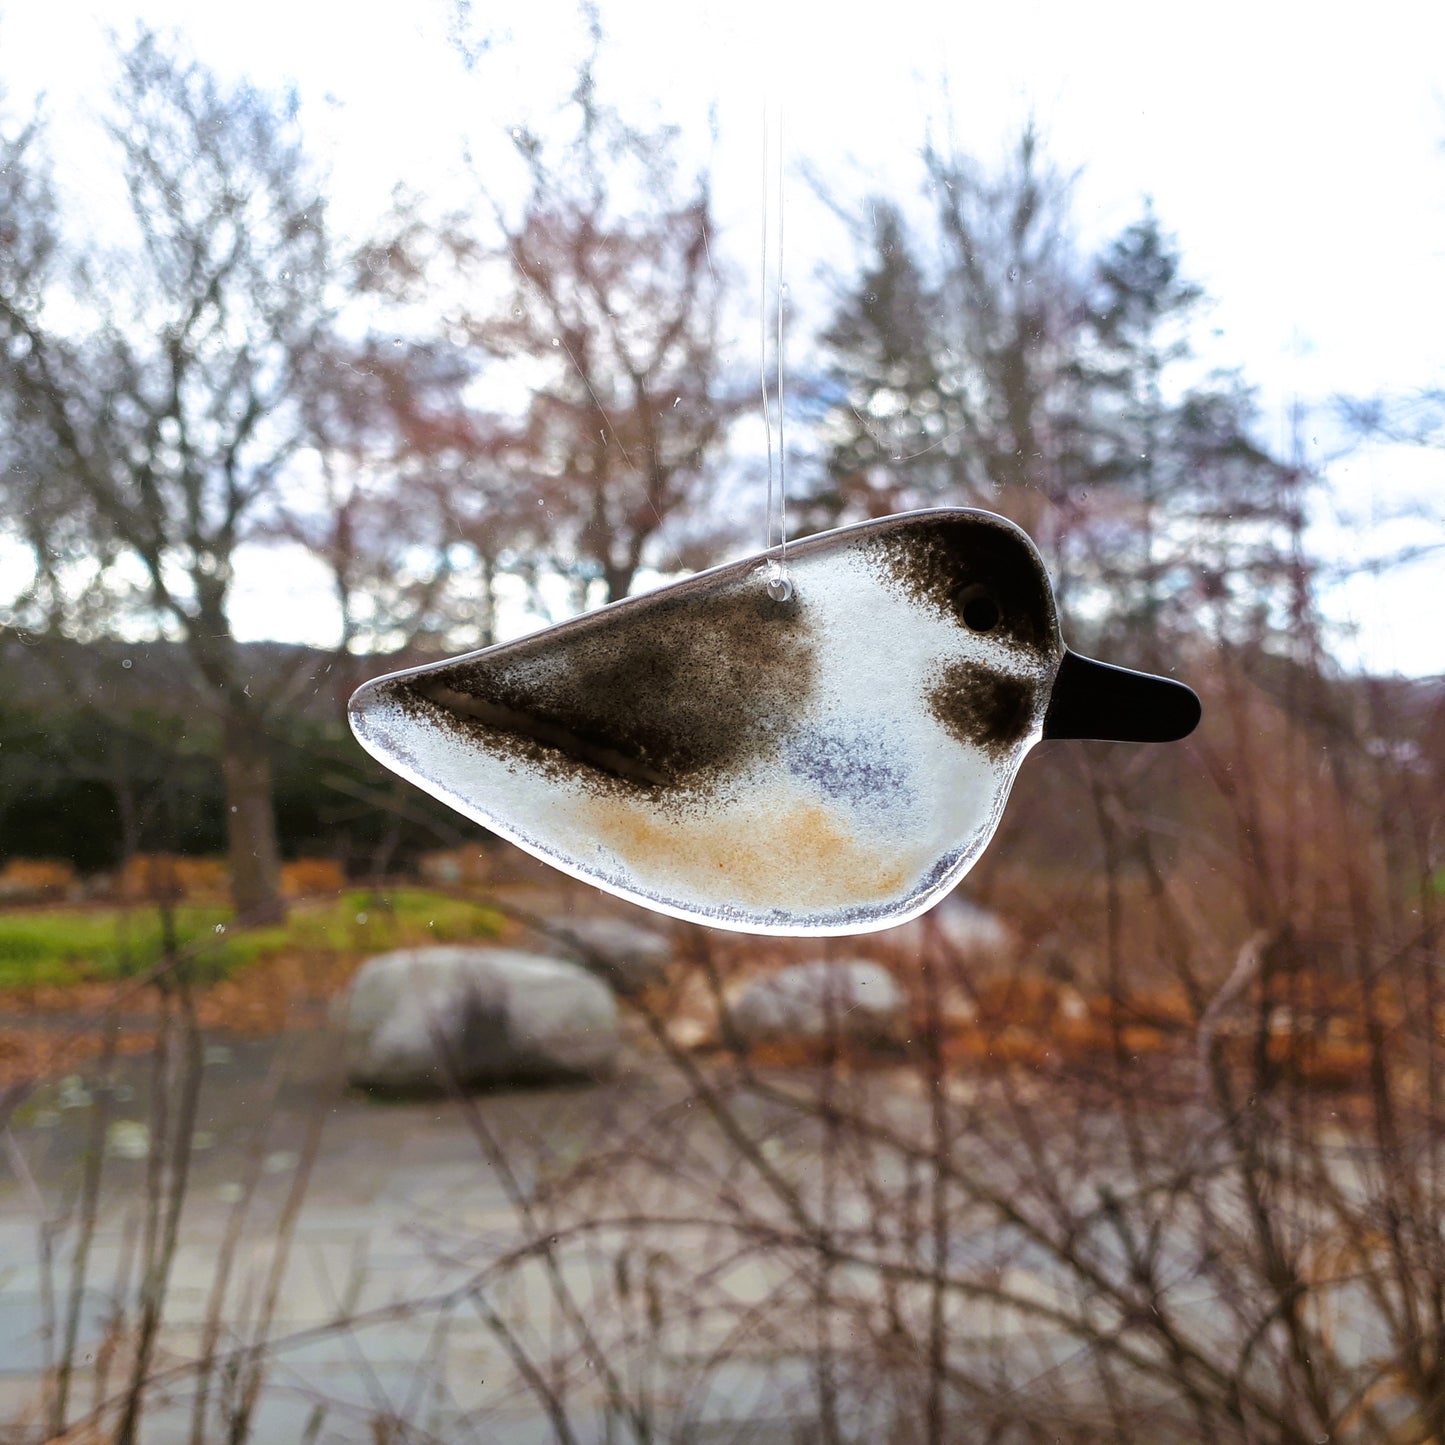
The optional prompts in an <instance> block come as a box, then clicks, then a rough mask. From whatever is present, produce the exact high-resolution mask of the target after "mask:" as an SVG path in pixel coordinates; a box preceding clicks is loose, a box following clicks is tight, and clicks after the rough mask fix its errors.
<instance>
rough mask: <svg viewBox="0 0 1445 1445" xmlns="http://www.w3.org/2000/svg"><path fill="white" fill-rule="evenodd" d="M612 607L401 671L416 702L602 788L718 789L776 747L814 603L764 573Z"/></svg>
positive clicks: (803, 680) (800, 683)
mask: <svg viewBox="0 0 1445 1445" xmlns="http://www.w3.org/2000/svg"><path fill="white" fill-rule="evenodd" d="M708 580H709V582H710V584H711V585H708V586H699V587H687V586H685V585H684V586H683V587H680V588H678V589H677V590H676V591H671V592H669V593H667V594H666V595H663V596H660V597H658V598H656V599H650V598H639V599H638V600H637V601H635V602H629V603H625V604H623V605H622V606H621V607H620V608H618V609H606V610H604V611H602V612H598V613H594V614H592V615H590V616H588V617H585V618H581V619H579V620H578V621H577V622H576V623H574V624H572V625H570V626H569V627H567V628H564V629H563V630H561V631H553V632H549V633H547V634H544V635H543V637H542V638H541V640H539V641H536V642H532V641H530V640H528V639H524V640H522V641H521V642H517V643H513V644H510V645H508V646H506V647H503V648H499V649H496V650H495V651H494V652H489V653H482V654H480V655H479V656H476V657H473V658H469V659H464V660H462V661H460V662H454V663H446V664H442V665H439V666H437V667H434V668H429V669H427V670H426V671H425V672H420V673H412V674H409V675H405V676H402V677H399V678H397V679H395V681H394V683H393V684H392V686H393V687H394V688H395V693H394V696H395V697H396V698H397V700H398V701H399V702H400V703H401V704H402V705H403V706H405V707H407V708H408V709H409V710H412V711H414V712H419V713H421V714H424V715H425V716H426V717H427V718H428V719H429V720H430V721H432V722H433V723H435V724H437V725H439V726H442V727H446V728H449V729H451V730H454V731H456V732H459V733H461V734H462V735H464V736H465V737H466V738H467V739H468V740H469V741H471V742H473V743H474V744H476V745H479V746H481V747H482V748H483V749H485V750H486V751H489V752H493V753H501V754H504V755H507V756H511V757H515V758H518V759H521V760H524V761H526V762H528V763H530V764H531V765H533V766H536V767H540V768H542V769H544V770H545V771H547V772H550V773H554V774H555V775H557V776H558V777H568V778H572V779H578V780H581V781H583V782H585V783H587V784H588V785H589V786H590V787H593V788H603V789H606V790H608V791H616V790H618V789H621V790H622V791H623V792H625V793H631V794H636V793H639V792H645V793H648V794H650V795H653V796H656V795H657V794H658V793H659V792H666V791H668V790H671V789H675V788H680V787H688V788H699V787H701V788H706V787H707V786H708V785H709V784H710V783H712V782H714V781H715V780H716V779H717V777H718V776H719V775H721V774H722V773H723V772H725V771H730V770H735V769H738V768H740V767H742V766H745V765H746V764H747V763H748V762H749V761H750V760H751V759H753V758H754V757H757V756H759V755H761V754H762V753H764V752H766V751H767V750H768V749H769V748H770V747H771V746H773V744H774V741H775V739H776V738H777V736H778V734H779V733H780V732H781V731H782V730H783V729H784V728H785V727H786V725H787V724H788V723H789V721H790V720H791V718H792V717H793V716H795V715H796V712H797V711H798V710H799V709H800V708H801V706H802V705H803V703H804V701H805V699H806V696H807V692H808V690H809V688H810V686H811V682H812V665H811V653H810V651H809V648H808V645H807V614H806V611H805V608H804V606H803V604H802V603H801V602H800V601H799V600H797V599H794V600H793V601H791V602H788V603H779V602H775V601H773V600H772V599H771V598H770V597H769V596H768V594H767V590H766V588H765V587H764V586H763V584H762V582H761V581H760V580H759V579H758V578H757V577H755V576H751V575H748V576H744V577H741V578H739V579H737V580H732V581H726V582H721V581H719V579H717V578H716V577H713V578H710V579H708Z"/></svg>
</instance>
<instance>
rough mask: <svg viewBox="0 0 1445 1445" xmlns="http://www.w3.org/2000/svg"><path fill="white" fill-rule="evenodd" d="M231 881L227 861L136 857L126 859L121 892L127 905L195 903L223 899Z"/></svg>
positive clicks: (157, 855)
mask: <svg viewBox="0 0 1445 1445" xmlns="http://www.w3.org/2000/svg"><path fill="white" fill-rule="evenodd" d="M229 881H230V879H229V872H228V870H227V867H226V860H225V859H224V858H189V857H185V856H183V855H180V854H176V853H136V854H133V855H132V856H131V857H130V858H128V859H126V863H125V867H124V868H122V869H121V873H120V879H119V883H118V888H119V892H120V896H121V897H122V898H123V899H125V900H127V901H128V902H146V903H179V902H181V901H186V902H195V901H198V900H206V899H214V898H220V897H224V895H225V893H226V889H227V887H228V886H229Z"/></svg>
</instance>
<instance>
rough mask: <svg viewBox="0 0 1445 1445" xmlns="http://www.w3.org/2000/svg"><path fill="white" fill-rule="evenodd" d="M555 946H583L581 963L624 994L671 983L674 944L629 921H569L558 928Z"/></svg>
mask: <svg viewBox="0 0 1445 1445" xmlns="http://www.w3.org/2000/svg"><path fill="white" fill-rule="evenodd" d="M557 929H558V933H559V934H561V935H562V936H561V937H560V938H557V939H553V940H552V942H553V943H554V944H560V946H562V947H564V948H565V947H566V946H567V940H568V939H569V938H570V939H573V940H575V941H576V943H577V944H578V945H579V946H578V948H577V950H576V956H577V960H578V962H579V963H582V964H584V965H586V966H587V967H588V968H591V969H593V970H594V971H595V972H597V973H599V974H600V975H601V976H602V977H603V978H605V979H606V980H607V982H608V983H610V984H611V985H612V987H613V988H614V989H616V990H617V992H618V993H620V994H629V995H630V994H638V993H641V992H642V991H643V989H645V988H650V987H652V986H653V985H654V984H659V983H664V982H666V980H667V966H668V964H669V963H671V962H672V940H671V939H670V938H668V937H667V936H666V935H664V934H662V933H658V932H657V931H656V930H654V929H651V928H644V927H642V925H641V924H638V923H633V922H631V921H629V920H628V919H626V918H600V917H599V918H568V919H565V920H563V921H561V922H560V923H559V924H558V925H557Z"/></svg>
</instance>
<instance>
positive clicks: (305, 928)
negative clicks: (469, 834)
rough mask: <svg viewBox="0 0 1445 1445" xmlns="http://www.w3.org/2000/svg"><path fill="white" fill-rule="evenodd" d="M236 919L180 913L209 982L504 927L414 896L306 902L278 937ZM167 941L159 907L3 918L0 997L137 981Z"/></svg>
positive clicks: (451, 902)
mask: <svg viewBox="0 0 1445 1445" xmlns="http://www.w3.org/2000/svg"><path fill="white" fill-rule="evenodd" d="M230 918H231V915H230V911H229V910H228V909H224V908H217V907H195V906H190V905H181V906H180V907H178V908H177V909H176V910H175V927H176V934H177V937H178V939H179V941H180V943H181V945H182V947H183V948H184V949H185V950H186V952H187V954H188V955H189V956H190V957H192V958H193V959H194V970H195V971H194V974H193V977H195V978H196V979H197V980H198V981H200V982H213V981H214V980H216V979H218V978H222V977H224V976H225V975H226V974H228V973H231V972H232V971H233V970H235V969H237V968H241V967H244V966H245V965H246V964H248V963H251V962H253V961H255V960H256V959H258V958H264V957H266V956H267V955H268V954H275V953H283V952H286V951H288V950H292V949H299V950H306V951H308V952H323V953H358V952H360V953H379V952H382V951H384V950H386V949H389V948H401V947H406V946H409V945H414V944H424V943H452V942H462V941H465V940H469V939H487V938H495V937H496V936H497V934H498V933H499V932H500V930H501V926H502V919H501V916H500V915H499V914H498V913H496V912H495V910H493V909H489V908H486V907H483V906H481V905H478V904H473V903H465V902H462V901H460V900H458V899H455V898H447V897H444V896H442V895H440V894H436V893H428V892H425V891H424V890H422V889H410V888H402V889H396V890H391V891H387V892H383V893H374V892H371V891H370V890H365V891H362V890H358V891H355V892H351V893H346V894H343V895H342V896H341V897H339V898H328V899H312V900H307V901H304V902H301V903H297V904H294V905H293V906H292V909H291V914H290V917H289V918H288V919H287V921H286V923H285V924H284V925H283V926H281V927H277V928H253V929H236V930H233V929H232V928H231V925H230ZM161 940H162V930H161V918H160V912H159V910H158V909H157V908H155V907H154V906H151V905H144V906H143V905H136V906H133V907H129V908H105V909H93V908H86V909H81V908H63V907H57V908H46V909H35V910H26V911H23V912H15V913H0V988H23V987H33V986H35V985H38V984H66V983H81V982H86V981H90V980H96V979H113V978H127V977H131V976H133V975H135V974H138V973H143V972H145V970H147V969H149V968H151V967H153V966H154V965H155V964H156V963H157V962H158V961H159V959H160V956H161Z"/></svg>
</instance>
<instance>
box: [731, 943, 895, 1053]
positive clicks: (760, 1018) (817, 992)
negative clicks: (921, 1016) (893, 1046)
mask: <svg viewBox="0 0 1445 1445" xmlns="http://www.w3.org/2000/svg"><path fill="white" fill-rule="evenodd" d="M907 1015H908V999H907V997H906V996H905V994H904V992H903V990H902V989H901V988H899V986H898V984H897V983H896V982H895V981H894V978H893V975H892V974H891V973H889V972H888V970H887V969H886V968H883V967H881V966H880V965H878V964H876V963H872V962H870V961H868V960H867V959H861V958H859V959H837V960H819V961H818V962H816V963H799V964H794V965H793V966H792V967H790V968H784V969H780V970H779V971H778V972H776V973H771V974H766V975H764V976H763V977H761V978H755V979H753V980H752V982H751V983H749V984H748V985H747V986H746V987H745V988H744V989H743V991H742V992H741V993H740V994H739V995H738V997H737V998H736V999H735V1000H734V1001H733V1004H732V1008H731V1010H730V1016H731V1020H732V1027H733V1032H734V1033H735V1034H736V1035H737V1037H738V1040H739V1042H741V1043H743V1044H760V1043H768V1042H775V1041H779V1040H798V1041H812V1040H819V1039H829V1038H834V1039H860V1040H875V1041H881V1040H884V1039H890V1038H894V1037H897V1036H898V1035H899V1032H900V1030H902V1028H903V1026H904V1024H905V1023H906V1021H907Z"/></svg>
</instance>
